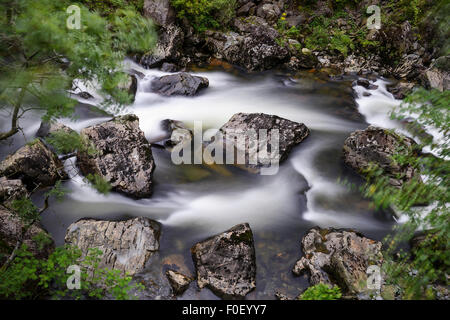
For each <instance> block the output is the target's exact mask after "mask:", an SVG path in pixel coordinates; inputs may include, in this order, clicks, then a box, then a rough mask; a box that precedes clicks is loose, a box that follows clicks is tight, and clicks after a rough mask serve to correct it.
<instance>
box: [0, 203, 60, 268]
mask: <svg viewBox="0 0 450 320" xmlns="http://www.w3.org/2000/svg"><path fill="white" fill-rule="evenodd" d="M26 224H27V223H24V222H23V221H22V220H21V219H20V218H19V216H18V215H17V214H15V213H13V212H12V211H10V210H8V209H7V208H5V207H3V206H0V243H1V246H0V253H2V254H5V255H9V254H10V253H11V252H12V250H13V249H14V247H15V246H16V244H17V241H18V240H19V239H20V238H21V237H22V233H23V229H24V228H25V226H26ZM36 237H39V239H40V240H39V241H38V240H37V238H36ZM23 239H24V240H23V244H25V245H27V247H28V249H27V251H28V252H31V253H32V254H33V256H35V257H36V258H38V259H44V258H47V257H48V256H49V255H50V253H51V252H52V251H53V249H54V248H55V245H54V243H53V240H52V238H51V236H50V235H49V234H48V233H47V232H46V231H45V230H44V229H43V228H42V227H41V226H40V225H39V223H34V224H33V225H32V226H31V227H30V228H29V229H28V231H27V233H25V235H24V238H23ZM43 239H46V240H45V241H42V240H43ZM1 256H2V255H0V257H1ZM0 261H2V259H1V258H0Z"/></svg>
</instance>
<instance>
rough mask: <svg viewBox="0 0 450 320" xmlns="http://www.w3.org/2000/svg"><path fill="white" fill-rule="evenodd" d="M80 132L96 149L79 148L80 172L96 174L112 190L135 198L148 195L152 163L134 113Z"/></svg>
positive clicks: (149, 148) (150, 185)
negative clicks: (91, 150) (109, 185)
mask: <svg viewBox="0 0 450 320" xmlns="http://www.w3.org/2000/svg"><path fill="white" fill-rule="evenodd" d="M80 134H81V136H82V138H84V139H86V143H89V144H90V145H91V146H92V147H94V148H95V150H96V152H94V153H92V152H88V151H87V150H78V154H77V157H78V160H77V165H78V166H79V168H80V171H81V173H82V174H83V175H85V176H86V175H88V174H98V175H100V176H101V177H103V178H104V179H105V180H106V181H108V182H109V183H110V184H111V187H112V190H114V191H117V192H120V193H123V194H125V195H127V196H130V197H133V198H136V199H140V198H148V197H150V196H151V194H152V189H153V182H152V177H153V171H154V169H155V162H154V160H153V155H152V150H151V145H150V144H149V143H148V141H147V140H146V139H145V136H144V132H142V130H140V129H139V118H138V117H137V116H135V115H132V114H130V115H125V116H121V117H116V118H113V119H112V120H110V121H107V122H104V123H100V124H97V125H95V126H92V127H88V128H85V129H83V130H82V131H81V133H80ZM85 149H86V148H85Z"/></svg>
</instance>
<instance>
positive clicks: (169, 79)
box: [151, 72, 209, 96]
mask: <svg viewBox="0 0 450 320" xmlns="http://www.w3.org/2000/svg"><path fill="white" fill-rule="evenodd" d="M208 86H209V81H208V79H207V78H205V77H197V76H193V75H190V74H189V73H186V72H180V73H177V74H170V75H167V76H162V77H160V78H156V79H154V80H153V81H152V83H151V89H152V91H153V92H157V93H159V94H161V95H164V96H177V95H183V96H194V95H196V94H197V93H198V92H199V91H200V90H201V89H203V88H207V87H208Z"/></svg>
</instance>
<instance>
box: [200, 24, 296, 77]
mask: <svg viewBox="0 0 450 320" xmlns="http://www.w3.org/2000/svg"><path fill="white" fill-rule="evenodd" d="M233 26H234V28H235V29H236V30H238V31H239V34H238V33H235V32H227V33H222V32H214V33H211V34H210V35H209V36H208V37H207V39H206V43H207V47H208V48H209V49H210V50H211V51H212V52H213V54H214V55H215V57H216V58H218V59H225V60H226V61H227V62H229V63H231V64H235V65H238V66H241V67H243V68H245V69H247V70H250V71H258V70H267V69H270V68H273V67H275V66H277V65H279V64H282V63H284V62H286V61H287V60H288V59H289V52H288V50H287V49H286V48H284V47H281V46H280V45H279V44H278V43H277V39H278V37H279V34H278V32H277V31H276V30H275V29H274V28H272V27H270V26H269V25H268V24H267V22H266V21H265V20H264V19H262V18H260V17H254V16H251V17H247V18H245V19H242V18H236V19H234V20H233Z"/></svg>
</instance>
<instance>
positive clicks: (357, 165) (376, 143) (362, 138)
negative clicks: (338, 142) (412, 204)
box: [344, 126, 420, 187]
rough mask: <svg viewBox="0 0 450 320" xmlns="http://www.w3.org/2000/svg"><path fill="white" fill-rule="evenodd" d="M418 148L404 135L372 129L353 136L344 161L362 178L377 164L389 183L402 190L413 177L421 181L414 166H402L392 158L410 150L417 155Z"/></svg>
mask: <svg viewBox="0 0 450 320" xmlns="http://www.w3.org/2000/svg"><path fill="white" fill-rule="evenodd" d="M416 146H417V144H416V142H415V141H414V140H413V139H411V138H408V137H406V136H404V135H402V134H398V133H394V132H391V131H389V130H386V129H382V128H378V127H375V126H369V127H368V128H367V129H365V130H358V131H355V132H353V133H352V134H351V135H350V136H349V137H348V138H347V139H346V140H345V142H344V161H345V163H346V164H347V165H349V166H350V167H351V168H352V169H354V170H355V171H357V172H359V173H361V174H364V170H367V169H368V168H369V167H370V165H371V164H372V165H373V164H376V165H378V166H379V167H380V168H382V169H383V171H384V173H385V174H387V175H388V176H389V177H390V180H389V183H390V184H391V185H393V186H397V187H399V186H401V185H403V183H404V182H407V181H410V180H411V179H412V178H413V177H415V176H416V177H418V175H417V172H416V171H417V170H416V169H415V168H413V167H412V166H411V165H403V166H400V165H399V164H398V163H396V162H395V161H393V160H392V156H394V155H395V154H399V153H402V154H403V153H405V152H407V151H406V150H409V151H414V148H416ZM399 176H400V177H399ZM418 179H420V178H419V177H418Z"/></svg>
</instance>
